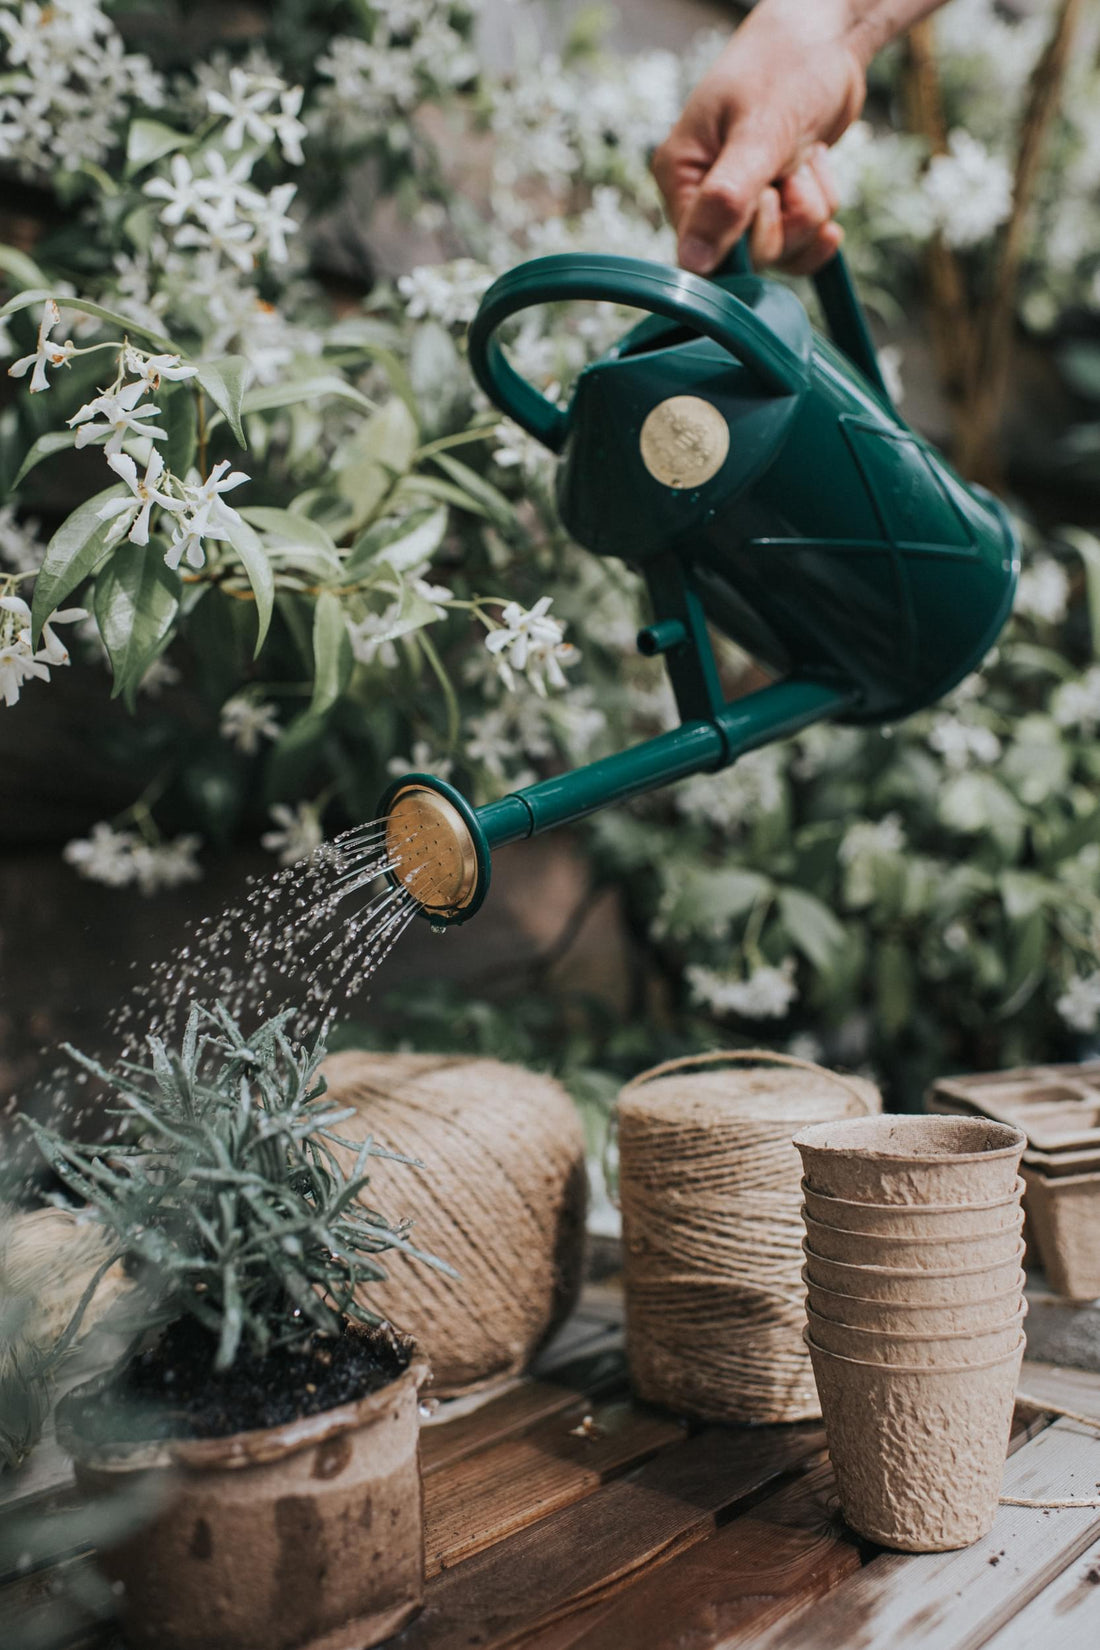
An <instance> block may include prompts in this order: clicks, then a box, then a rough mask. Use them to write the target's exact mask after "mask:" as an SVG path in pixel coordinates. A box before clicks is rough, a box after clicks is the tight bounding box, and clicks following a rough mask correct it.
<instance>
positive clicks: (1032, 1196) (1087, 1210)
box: [1024, 1167, 1100, 1301]
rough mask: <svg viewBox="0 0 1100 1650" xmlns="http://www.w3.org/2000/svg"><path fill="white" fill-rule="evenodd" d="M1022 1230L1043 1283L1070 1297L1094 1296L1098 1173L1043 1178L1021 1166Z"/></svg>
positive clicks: (1098, 1262) (1098, 1271)
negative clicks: (1040, 1269) (1024, 1193)
mask: <svg viewBox="0 0 1100 1650" xmlns="http://www.w3.org/2000/svg"><path fill="white" fill-rule="evenodd" d="M1024 1176H1025V1179H1026V1181H1027V1220H1028V1231H1029V1232H1030V1234H1031V1236H1032V1238H1033V1239H1034V1242H1035V1247H1036V1248H1037V1249H1038V1251H1039V1259H1040V1260H1041V1261H1042V1264H1043V1271H1044V1272H1045V1273H1046V1275H1047V1282H1048V1283H1049V1284H1050V1287H1051V1288H1052V1289H1053V1290H1054V1291H1055V1293H1056V1294H1058V1295H1065V1296H1066V1298H1067V1299H1068V1300H1071V1301H1088V1300H1094V1299H1095V1298H1096V1296H1097V1295H1100V1174H1081V1175H1065V1176H1063V1177H1060V1178H1057V1179H1048V1178H1047V1176H1046V1175H1042V1174H1036V1173H1035V1172H1034V1171H1033V1170H1031V1169H1028V1168H1026V1167H1025V1169H1024Z"/></svg>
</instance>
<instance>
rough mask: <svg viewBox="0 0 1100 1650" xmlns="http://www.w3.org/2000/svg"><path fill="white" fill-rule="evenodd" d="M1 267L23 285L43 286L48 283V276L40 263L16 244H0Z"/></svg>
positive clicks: (6, 273)
mask: <svg viewBox="0 0 1100 1650" xmlns="http://www.w3.org/2000/svg"><path fill="white" fill-rule="evenodd" d="M0 269H2V270H3V271H4V274H5V275H10V276H11V278H12V280H13V281H15V282H16V283H17V284H18V285H19V286H21V287H35V288H41V287H44V286H45V285H46V276H45V275H44V274H43V273H42V271H41V270H40V269H39V267H38V265H37V264H36V263H35V262H34V260H33V259H32V258H28V257H27V254H26V253H25V252H20V250H19V248H18V247H16V246H2V245H0Z"/></svg>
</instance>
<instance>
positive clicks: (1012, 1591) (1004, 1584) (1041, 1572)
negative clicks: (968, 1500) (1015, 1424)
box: [754, 1421, 1100, 1650]
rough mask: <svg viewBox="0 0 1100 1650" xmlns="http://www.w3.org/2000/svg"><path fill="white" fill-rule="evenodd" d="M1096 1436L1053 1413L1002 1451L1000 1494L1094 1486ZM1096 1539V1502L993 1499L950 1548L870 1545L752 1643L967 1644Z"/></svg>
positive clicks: (1066, 1492)
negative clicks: (858, 1566) (979, 1535)
mask: <svg viewBox="0 0 1100 1650" xmlns="http://www.w3.org/2000/svg"><path fill="white" fill-rule="evenodd" d="M1098 1482H1100V1438H1098V1437H1097V1436H1096V1435H1095V1434H1094V1433H1093V1432H1091V1431H1090V1430H1089V1429H1088V1428H1087V1427H1082V1426H1079V1425H1078V1424H1077V1423H1076V1422H1073V1421H1056V1422H1055V1423H1054V1424H1053V1426H1049V1427H1047V1428H1046V1429H1045V1430H1044V1431H1043V1432H1041V1433H1040V1434H1039V1436H1038V1437H1037V1438H1032V1439H1031V1440H1030V1442H1028V1443H1026V1444H1024V1445H1023V1447H1022V1448H1021V1449H1018V1450H1016V1452H1015V1453H1014V1454H1013V1455H1011V1456H1010V1457H1009V1460H1008V1464H1007V1466H1006V1469H1005V1479H1004V1493H1005V1494H1006V1495H1017V1496H1027V1497H1034V1498H1043V1497H1057V1496H1073V1495H1080V1496H1087V1495H1095V1494H1096V1485H1097V1483H1098ZM1098 1537H1100V1508H1097V1507H1093V1508H1077V1509H1066V1510H1059V1511H1057V1512H1054V1511H1041V1510H1039V1509H1037V1508H1028V1507H1002V1508H1001V1509H1000V1511H999V1513H998V1515H997V1521H996V1523H995V1524H994V1526H993V1529H992V1531H991V1532H990V1534H989V1535H987V1536H986V1537H985V1538H984V1539H983V1540H982V1541H979V1542H976V1543H975V1544H974V1546H972V1547H967V1548H963V1549H962V1550H961V1551H958V1552H952V1553H923V1554H920V1555H915V1556H908V1555H905V1554H901V1553H886V1552H883V1553H880V1554H879V1556H878V1557H877V1558H875V1559H873V1560H872V1562H871V1563H869V1564H868V1565H866V1566H865V1568H864V1569H863V1570H861V1571H860V1573H859V1574H858V1575H856V1576H851V1577H849V1579H848V1580H847V1581H843V1582H841V1584H840V1586H839V1587H836V1588H835V1589H834V1590H833V1591H832V1592H831V1593H830V1594H829V1595H828V1596H827V1597H826V1598H824V1599H822V1600H820V1601H819V1602H818V1603H816V1604H815V1605H813V1607H812V1608H810V1609H808V1610H806V1611H803V1612H802V1613H800V1614H799V1615H798V1616H797V1617H796V1618H795V1619H794V1620H792V1621H789V1622H785V1623H781V1624H780V1625H779V1626H778V1627H776V1628H773V1629H771V1630H769V1631H768V1632H766V1633H764V1634H763V1635H762V1636H761V1637H760V1638H759V1639H758V1640H757V1641H755V1643H754V1650H821V1647H822V1646H823V1645H843V1646H844V1647H845V1650H900V1647H902V1646H906V1645H910V1644H914V1645H915V1644H920V1645H921V1646H922V1647H924V1646H926V1647H929V1650H931V1647H932V1646H934V1647H935V1650H977V1647H978V1646H979V1645H983V1644H985V1643H986V1641H987V1640H988V1639H989V1638H990V1637H991V1636H992V1635H993V1634H994V1633H995V1632H996V1631H997V1630H998V1629H999V1628H1001V1627H1003V1626H1004V1625H1005V1624H1006V1623H1007V1622H1009V1621H1011V1619H1012V1617H1013V1616H1014V1615H1015V1614H1016V1613H1017V1612H1018V1611H1020V1610H1022V1609H1023V1608H1024V1606H1025V1605H1027V1604H1028V1603H1029V1602H1030V1601H1031V1600H1032V1599H1033V1598H1034V1597H1035V1596H1036V1595H1037V1594H1038V1593H1040V1592H1041V1591H1042V1589H1043V1588H1044V1587H1046V1586H1047V1585H1048V1583H1049V1582H1050V1581H1052V1580H1053V1579H1054V1578H1055V1577H1056V1576H1059V1575H1060V1574H1061V1573H1062V1572H1063V1571H1064V1570H1065V1568H1066V1566H1067V1565H1069V1564H1072V1563H1073V1562H1074V1560H1075V1559H1076V1558H1077V1557H1078V1556H1079V1555H1080V1554H1081V1553H1082V1552H1084V1551H1085V1550H1086V1548H1088V1547H1089V1546H1090V1545H1092V1544H1093V1543H1094V1542H1095V1541H1096V1539H1097V1538H1098Z"/></svg>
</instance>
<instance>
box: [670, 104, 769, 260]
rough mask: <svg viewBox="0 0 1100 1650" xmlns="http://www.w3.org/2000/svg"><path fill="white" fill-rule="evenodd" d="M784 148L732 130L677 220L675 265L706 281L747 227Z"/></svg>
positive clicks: (759, 136) (761, 135) (762, 136)
mask: <svg viewBox="0 0 1100 1650" xmlns="http://www.w3.org/2000/svg"><path fill="white" fill-rule="evenodd" d="M789 147H790V146H789V145H787V146H786V147H784V146H783V145H782V144H781V143H779V142H776V141H775V140H773V139H771V138H770V137H769V136H768V135H766V134H764V133H757V134H755V135H750V134H749V133H748V132H746V131H745V130H744V128H743V127H735V128H734V129H733V131H732V132H731V133H730V134H729V136H728V138H727V139H726V142H725V144H724V145H723V147H722V150H721V152H720V154H719V155H718V158H717V160H716V161H715V162H714V165H713V166H712V167H711V168H710V171H709V172H708V173H707V174H706V176H705V177H704V178H703V179H702V181H701V183H700V184H699V186H698V188H697V189H696V191H695V194H694V197H693V198H692V199H691V201H690V203H689V204H688V206H687V209H686V211H685V212H684V214H683V216H682V217H681V218H680V220H679V223H678V225H677V228H678V230H679V241H680V245H679V259H680V263H681V264H682V266H683V267H684V268H685V269H690V270H691V271H692V272H693V273H694V274H696V275H709V274H710V273H711V271H712V270H714V269H716V268H717V267H718V265H719V264H720V263H721V262H722V260H723V259H724V258H725V257H726V255H727V254H728V252H729V251H730V249H731V247H732V246H733V245H734V243H735V242H736V241H737V240H739V239H740V237H741V236H742V235H743V234H744V232H745V230H746V229H747V228H748V227H749V224H750V223H751V222H752V220H753V217H754V216H755V213H756V208H757V204H758V202H759V200H760V196H761V195H762V193H763V191H764V190H765V189H766V188H767V187H768V185H769V184H770V183H771V182H772V181H773V180H774V179H775V178H776V177H777V176H778V175H779V173H780V172H781V171H782V170H783V168H784V163H785V162H787V161H789V159H790V155H789Z"/></svg>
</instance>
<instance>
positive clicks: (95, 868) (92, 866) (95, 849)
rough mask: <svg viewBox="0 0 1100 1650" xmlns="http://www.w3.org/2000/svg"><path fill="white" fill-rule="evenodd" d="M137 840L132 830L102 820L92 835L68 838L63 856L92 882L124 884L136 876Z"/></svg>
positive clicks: (118, 886) (110, 886) (113, 886)
mask: <svg viewBox="0 0 1100 1650" xmlns="http://www.w3.org/2000/svg"><path fill="white" fill-rule="evenodd" d="M134 841H135V838H134V834H133V832H132V831H116V830H115V828H114V826H112V825H108V824H107V823H106V821H104V820H100V821H99V822H98V824H95V825H93V826H92V829H91V834H90V835H89V836H87V837H77V838H74V840H73V841H72V842H67V843H66V844H65V846H64V848H63V849H62V851H61V857H62V859H64V860H65V861H66V863H67V864H69V865H72V866H74V867H75V869H76V870H77V871H78V872H79V874H80V875H81V876H82V877H87V879H88V881H89V882H102V883H106V885H107V887H108V888H123V887H125V886H126V885H127V883H130V882H133V880H134V860H133V847H134Z"/></svg>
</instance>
